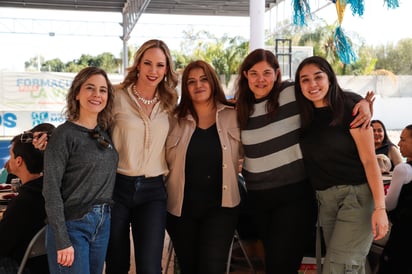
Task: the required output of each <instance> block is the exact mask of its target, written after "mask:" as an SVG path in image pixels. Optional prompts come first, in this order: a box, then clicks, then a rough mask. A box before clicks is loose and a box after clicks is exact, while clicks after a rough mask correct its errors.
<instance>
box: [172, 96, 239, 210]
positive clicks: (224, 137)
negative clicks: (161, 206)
mask: <svg viewBox="0 0 412 274" xmlns="http://www.w3.org/2000/svg"><path fill="white" fill-rule="evenodd" d="M216 126H217V130H218V133H219V139H220V144H221V146H222V153H223V155H222V179H223V180H222V207H235V206H237V205H238V204H239V203H240V195H239V188H238V183H237V179H238V168H239V160H240V159H241V155H242V145H241V142H240V128H239V124H238V122H237V118H236V111H235V110H234V109H233V107H230V106H226V105H222V104H218V105H217V112H216ZM195 129H196V121H195V120H194V119H193V117H192V116H191V115H188V116H186V117H185V119H182V120H181V121H180V123H178V122H177V120H175V121H173V123H172V125H171V131H170V132H169V136H168V137H167V140H166V161H167V164H168V166H169V173H168V175H167V177H166V189H167V193H168V199H167V210H168V211H169V213H171V214H173V215H175V216H180V215H181V213H182V205H183V195H184V188H185V161H186V151H187V147H188V145H189V142H190V139H191V137H192V134H193V132H194V130H195Z"/></svg>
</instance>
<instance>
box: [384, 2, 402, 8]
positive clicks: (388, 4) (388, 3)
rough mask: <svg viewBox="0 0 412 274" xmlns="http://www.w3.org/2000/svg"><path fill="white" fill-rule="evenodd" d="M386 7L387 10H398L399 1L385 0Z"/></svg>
mask: <svg viewBox="0 0 412 274" xmlns="http://www.w3.org/2000/svg"><path fill="white" fill-rule="evenodd" d="M385 3H386V6H387V7H388V9H396V8H399V1H398V0H385Z"/></svg>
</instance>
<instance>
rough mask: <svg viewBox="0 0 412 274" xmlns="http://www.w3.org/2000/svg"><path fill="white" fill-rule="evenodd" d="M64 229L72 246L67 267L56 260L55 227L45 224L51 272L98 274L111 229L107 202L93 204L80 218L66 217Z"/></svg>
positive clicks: (99, 273) (102, 264)
mask: <svg viewBox="0 0 412 274" xmlns="http://www.w3.org/2000/svg"><path fill="white" fill-rule="evenodd" d="M66 228H67V233H68V234H69V237H70V241H71V242H72V245H73V248H74V261H73V264H72V265H71V266H70V267H65V266H62V265H60V264H58V263H57V249H56V243H55V238H54V231H53V229H52V228H51V226H48V227H47V233H46V245H47V255H48V260H49V267H50V273H53V274H56V273H73V274H79V273H82V274H89V273H90V274H101V273H102V272H103V267H104V258H105V257H106V252H107V244H108V241H109V233H110V206H109V205H108V204H104V205H94V206H93V207H92V209H91V210H90V211H89V212H88V213H86V214H85V215H84V216H83V217H82V218H81V219H76V220H70V221H66Z"/></svg>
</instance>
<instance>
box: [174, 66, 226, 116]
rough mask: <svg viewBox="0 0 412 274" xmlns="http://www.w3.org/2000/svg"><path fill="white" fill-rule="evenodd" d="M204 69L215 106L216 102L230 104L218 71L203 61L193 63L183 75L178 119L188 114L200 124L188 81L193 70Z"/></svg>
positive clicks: (177, 110)
mask: <svg viewBox="0 0 412 274" xmlns="http://www.w3.org/2000/svg"><path fill="white" fill-rule="evenodd" d="M196 68H199V69H202V70H203V71H204V73H205V75H206V77H207V80H208V82H209V84H210V88H211V90H212V97H213V99H214V100H213V103H214V104H215V103H216V102H220V103H222V104H226V105H227V104H229V103H228V102H227V100H226V96H225V93H224V91H223V88H222V85H221V83H220V81H219V78H218V76H217V74H216V71H215V70H214V69H213V68H212V66H211V65H209V64H208V63H207V62H205V61H202V60H197V61H192V62H191V63H189V64H188V65H187V66H186V67H185V69H184V70H183V75H182V84H181V86H182V95H181V98H180V103H179V105H178V107H177V108H176V110H175V113H176V114H177V117H178V118H183V117H185V116H186V115H187V114H188V113H190V114H191V115H192V116H193V118H194V119H195V120H196V123H198V122H199V119H198V116H197V113H196V111H195V109H194V107H193V102H192V98H191V97H190V94H189V89H188V85H187V80H188V78H189V73H190V72H191V71H192V70H193V69H196Z"/></svg>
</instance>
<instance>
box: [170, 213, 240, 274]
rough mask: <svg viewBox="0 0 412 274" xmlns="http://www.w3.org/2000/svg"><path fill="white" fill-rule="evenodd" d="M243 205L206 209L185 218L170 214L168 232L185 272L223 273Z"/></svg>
mask: <svg viewBox="0 0 412 274" xmlns="http://www.w3.org/2000/svg"><path fill="white" fill-rule="evenodd" d="M238 216H239V208H238V207H235V208H222V207H218V208H206V207H205V208H204V209H203V210H201V209H199V210H198V211H197V212H196V213H195V214H194V213H193V212H192V214H186V216H185V214H182V217H176V216H174V215H171V214H168V215H167V224H166V227H167V231H168V233H169V235H170V238H171V239H172V243H173V247H174V249H175V253H176V256H177V259H178V262H179V266H180V270H181V273H182V274H222V273H224V272H225V267H226V261H227V258H228V253H229V248H230V244H231V242H232V238H233V234H234V231H235V229H236V226H237V222H238Z"/></svg>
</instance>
